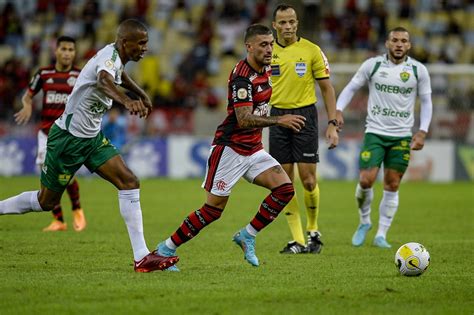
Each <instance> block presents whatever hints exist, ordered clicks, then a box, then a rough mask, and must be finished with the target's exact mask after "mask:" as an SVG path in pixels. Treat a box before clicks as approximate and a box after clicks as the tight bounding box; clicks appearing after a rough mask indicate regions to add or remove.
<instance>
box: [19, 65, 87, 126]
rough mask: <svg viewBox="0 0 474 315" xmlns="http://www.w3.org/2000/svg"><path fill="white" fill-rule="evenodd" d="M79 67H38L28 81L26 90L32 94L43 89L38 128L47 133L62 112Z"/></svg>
mask: <svg viewBox="0 0 474 315" xmlns="http://www.w3.org/2000/svg"><path fill="white" fill-rule="evenodd" d="M80 71H81V69H79V68H77V67H72V68H71V70H69V71H64V72H60V71H57V70H56V68H55V67H54V65H51V66H48V67H44V68H40V69H39V70H38V71H37V72H36V73H35V75H34V76H33V78H32V79H31V81H30V84H29V86H28V90H29V92H30V93H31V94H32V95H35V94H37V93H38V92H39V91H40V90H43V107H42V109H41V122H40V129H41V130H42V131H43V132H44V133H45V134H48V132H49V129H50V128H51V126H52V125H53V123H54V121H55V120H56V119H58V118H59V116H61V115H62V113H63V112H64V108H65V106H66V102H67V97H68V96H69V94H71V92H72V89H73V87H74V84H75V83H76V79H77V77H78V76H79V72H80Z"/></svg>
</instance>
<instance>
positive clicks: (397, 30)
mask: <svg viewBox="0 0 474 315" xmlns="http://www.w3.org/2000/svg"><path fill="white" fill-rule="evenodd" d="M393 32H406V33H408V35H410V32H408V30H407V29H406V28H404V27H403V26H397V27H394V28H392V29H391V30H390V31H389V32H388V33H387V39H388V38H389V37H390V34H392V33H393Z"/></svg>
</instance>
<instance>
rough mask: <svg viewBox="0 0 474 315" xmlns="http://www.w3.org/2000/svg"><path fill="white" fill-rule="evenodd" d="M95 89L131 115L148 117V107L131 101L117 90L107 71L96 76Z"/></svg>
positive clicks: (138, 101)
mask: <svg viewBox="0 0 474 315" xmlns="http://www.w3.org/2000/svg"><path fill="white" fill-rule="evenodd" d="M97 87H98V88H99V89H100V90H101V91H102V92H103V93H105V95H107V96H108V97H110V98H111V99H113V100H114V101H116V102H117V103H120V104H122V105H123V106H124V107H125V108H126V109H127V110H128V111H129V112H130V114H132V115H139V116H140V117H146V116H147V115H148V107H147V106H145V104H143V102H142V100H141V99H140V100H132V99H131V98H129V97H128V96H127V95H126V94H125V93H124V92H123V91H121V90H120V89H118V88H117V86H116V85H115V83H114V78H113V77H112V75H110V74H109V73H108V72H107V71H100V72H99V74H98V75H97Z"/></svg>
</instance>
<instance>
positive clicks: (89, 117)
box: [56, 44, 124, 138]
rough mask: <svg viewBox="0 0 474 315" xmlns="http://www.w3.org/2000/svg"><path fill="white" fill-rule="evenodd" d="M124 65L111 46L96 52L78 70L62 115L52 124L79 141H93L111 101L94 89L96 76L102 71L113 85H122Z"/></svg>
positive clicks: (95, 87)
mask: <svg viewBox="0 0 474 315" xmlns="http://www.w3.org/2000/svg"><path fill="white" fill-rule="evenodd" d="M123 70H124V65H123V63H122V61H121V60H120V56H119V54H118V51H117V50H116V49H115V46H114V44H109V45H107V46H105V47H104V48H102V49H101V50H99V51H98V52H97V54H96V55H95V56H94V57H92V59H90V60H89V61H88V62H87V64H86V65H85V66H84V68H83V69H82V71H81V73H80V75H79V77H78V78H77V82H76V84H75V86H74V89H73V90H72V93H71V95H70V96H69V98H68V101H67V104H66V109H65V111H64V113H63V115H62V116H61V117H60V118H59V119H58V120H56V124H57V125H58V126H59V127H60V128H61V129H66V130H68V131H69V132H70V133H71V134H72V135H73V136H76V137H79V138H93V137H95V136H96V135H97V134H98V133H99V132H100V125H101V122H102V117H103V116H104V114H105V112H106V111H107V110H109V109H110V108H111V107H112V99H111V98H109V97H108V96H107V95H106V94H105V93H103V92H102V91H101V90H99V89H98V88H97V77H98V74H99V72H101V71H106V72H107V73H109V74H110V75H111V76H112V77H113V78H114V83H115V84H116V85H120V84H121V83H122V73H123Z"/></svg>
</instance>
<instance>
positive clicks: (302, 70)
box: [295, 62, 306, 78]
mask: <svg viewBox="0 0 474 315" xmlns="http://www.w3.org/2000/svg"><path fill="white" fill-rule="evenodd" d="M295 71H296V74H297V75H298V76H299V77H300V78H301V77H302V76H304V75H305V74H306V63H305V62H297V63H296V64H295Z"/></svg>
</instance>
